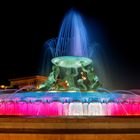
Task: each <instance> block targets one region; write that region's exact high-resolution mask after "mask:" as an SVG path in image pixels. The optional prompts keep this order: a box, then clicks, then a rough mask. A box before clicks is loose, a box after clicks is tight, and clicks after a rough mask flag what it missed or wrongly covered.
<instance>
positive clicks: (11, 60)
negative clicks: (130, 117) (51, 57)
mask: <svg viewBox="0 0 140 140" xmlns="http://www.w3.org/2000/svg"><path fill="white" fill-rule="evenodd" d="M70 8H76V9H77V10H78V11H79V12H80V13H81V14H82V15H83V16H85V18H87V19H90V20H92V21H93V22H95V23H96V24H98V23H99V26H98V27H101V30H102V32H103V42H102V43H104V42H105V45H106V46H107V47H108V48H107V51H108V52H109V53H110V55H112V56H111V57H110V58H113V59H112V60H111V61H110V62H109V63H110V65H112V67H113V69H114V72H115V73H117V74H116V75H115V74H114V75H115V76H116V77H114V79H115V78H117V75H119V76H122V77H123V78H122V82H127V83H128V84H127V86H129V87H130V88H139V87H140V58H139V57H140V51H139V46H140V43H139V42H140V39H139V31H140V30H139V25H140V24H139V23H140V22H139V12H140V11H139V7H138V2H137V3H136V2H135V1H125V0H124V1H123V0H113V1H108V0H102V1H101V0H50V1H48V0H47V1H46V2H45V3H40V2H36V3H35V2H32V3H29V2H28V3H22V2H18V3H14V2H13V1H12V2H11V3H8V2H5V3H3V4H1V17H0V23H1V25H0V28H1V30H0V34H1V37H0V52H1V53H0V60H1V63H0V84H2V83H7V81H8V79H10V78H16V77H22V76H28V75H35V74H38V70H39V60H40V54H41V49H42V45H43V43H44V42H45V41H46V40H48V39H50V38H53V37H57V35H58V32H59V29H60V25H61V22H62V19H63V17H64V15H65V13H66V12H67V11H68V10H69V9H70ZM129 87H127V88H129Z"/></svg>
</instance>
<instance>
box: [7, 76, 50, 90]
mask: <svg viewBox="0 0 140 140" xmlns="http://www.w3.org/2000/svg"><path fill="white" fill-rule="evenodd" d="M46 80H47V77H46V76H40V75H36V76H28V77H22V78H15V79H10V80H9V81H10V86H11V87H16V88H22V87H25V86H34V87H35V88H36V89H38V87H39V85H40V84H42V83H43V82H45V81H46Z"/></svg>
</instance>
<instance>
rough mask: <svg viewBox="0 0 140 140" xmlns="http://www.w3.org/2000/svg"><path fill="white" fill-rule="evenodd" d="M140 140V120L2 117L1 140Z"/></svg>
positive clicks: (122, 118)
mask: <svg viewBox="0 0 140 140" xmlns="http://www.w3.org/2000/svg"><path fill="white" fill-rule="evenodd" d="M8 139H10V140H11V139H15V140H19V139H20V140H22V139H30V140H31V139H32V140H46V139H51V140H55V139H56V140H57V139H59V140H61V139H63V140H69V139H70V140H79V139H86V140H88V139H89V140H90V139H94V140H96V139H102V140H110V139H116V140H118V139H119V140H121V139H127V140H131V139H133V140H134V139H138V140H139V139H140V117H127V118H126V117H51V118H28V117H24V118H22V117H0V140H8Z"/></svg>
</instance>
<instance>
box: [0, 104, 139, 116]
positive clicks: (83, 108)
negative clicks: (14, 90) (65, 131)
mask: <svg viewBox="0 0 140 140" xmlns="http://www.w3.org/2000/svg"><path fill="white" fill-rule="evenodd" d="M0 115H19V116H71V115H78V116H81V115H86V116H129V115H136V116H137V115H140V103H133V104H132V103H127V102H124V103H114V102H110V103H97V102H93V103H81V102H72V103H61V102H52V103H45V102H33V103H32V102H1V103H0Z"/></svg>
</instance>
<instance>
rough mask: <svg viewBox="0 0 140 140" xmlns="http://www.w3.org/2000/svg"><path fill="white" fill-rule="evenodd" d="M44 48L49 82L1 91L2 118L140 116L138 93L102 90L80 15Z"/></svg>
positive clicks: (70, 17)
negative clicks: (37, 85)
mask: <svg viewBox="0 0 140 140" xmlns="http://www.w3.org/2000/svg"><path fill="white" fill-rule="evenodd" d="M44 47H45V53H44V54H45V55H44V58H43V70H42V72H43V74H45V75H46V74H48V75H49V76H48V79H47V80H46V82H44V83H43V84H41V85H40V87H39V89H38V90H34V91H32V92H22V90H18V91H17V92H14V93H13V94H11V93H10V94H9V93H3V91H0V115H18V116H73V115H78V116H81V115H82V116H83V115H85V116H130V115H140V96H139V95H138V94H135V92H130V91H121V90H120V91H109V90H106V89H104V88H103V87H102V84H101V83H100V81H99V78H98V76H97V75H96V71H95V68H94V58H91V57H90V56H89V54H90V51H91V49H90V48H89V41H88V34H87V31H86V28H85V26H84V24H83V21H82V18H81V17H80V15H79V14H78V13H77V12H74V11H70V12H69V13H68V14H67V15H66V16H65V18H64V20H63V23H62V26H61V29H60V34H59V36H58V38H57V39H52V40H49V41H47V42H46V43H45V46H44ZM50 69H52V70H51V71H50Z"/></svg>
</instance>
